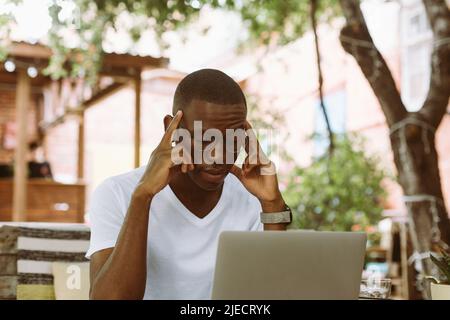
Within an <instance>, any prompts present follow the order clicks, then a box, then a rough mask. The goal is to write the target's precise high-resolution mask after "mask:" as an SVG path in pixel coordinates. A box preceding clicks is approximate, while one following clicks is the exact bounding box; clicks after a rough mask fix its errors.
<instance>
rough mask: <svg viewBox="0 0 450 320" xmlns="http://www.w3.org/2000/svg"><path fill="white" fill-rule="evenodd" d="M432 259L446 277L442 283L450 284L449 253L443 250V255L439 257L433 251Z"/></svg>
mask: <svg viewBox="0 0 450 320" xmlns="http://www.w3.org/2000/svg"><path fill="white" fill-rule="evenodd" d="M430 259H431V261H433V263H434V264H435V265H436V266H437V267H438V268H439V270H440V271H441V272H442V274H443V275H444V277H445V280H444V281H443V282H441V283H445V284H449V285H450V256H449V255H448V253H447V252H445V251H444V250H442V256H441V257H438V256H437V255H435V254H433V253H431V254H430Z"/></svg>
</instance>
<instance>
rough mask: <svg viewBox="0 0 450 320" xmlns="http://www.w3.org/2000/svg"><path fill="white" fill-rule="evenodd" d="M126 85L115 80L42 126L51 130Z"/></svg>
mask: <svg viewBox="0 0 450 320" xmlns="http://www.w3.org/2000/svg"><path fill="white" fill-rule="evenodd" d="M126 85H127V83H117V82H114V83H113V84H111V85H109V86H107V87H106V88H105V89H102V90H100V91H99V92H97V93H96V94H94V95H93V96H92V97H91V98H89V99H88V100H86V101H84V102H82V104H81V105H80V106H79V107H77V108H67V109H66V110H67V111H66V112H65V113H64V114H63V115H61V116H59V117H57V118H56V119H54V120H53V121H52V122H49V123H44V124H42V125H41V127H42V128H43V129H44V130H49V129H51V128H53V127H55V126H57V125H58V124H61V123H63V122H64V120H65V119H66V118H67V117H69V116H72V115H77V114H82V113H84V111H85V110H86V109H88V108H89V107H91V106H93V105H94V104H97V103H100V102H101V101H102V100H104V99H106V98H108V97H109V96H111V95H113V94H114V93H116V92H117V91H119V90H120V89H122V88H123V87H125V86H126Z"/></svg>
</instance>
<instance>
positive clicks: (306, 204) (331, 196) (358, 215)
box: [283, 136, 386, 231]
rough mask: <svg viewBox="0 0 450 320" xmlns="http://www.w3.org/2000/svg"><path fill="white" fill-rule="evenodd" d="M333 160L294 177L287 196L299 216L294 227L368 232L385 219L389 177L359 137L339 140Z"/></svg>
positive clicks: (325, 159)
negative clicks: (385, 198)
mask: <svg viewBox="0 0 450 320" xmlns="http://www.w3.org/2000/svg"><path fill="white" fill-rule="evenodd" d="M336 138H337V139H336V147H335V151H334V153H333V156H332V157H331V158H330V157H328V155H327V156H324V157H321V158H318V159H316V160H315V161H313V163H312V164H311V165H310V166H309V167H308V168H299V167H296V168H294V170H292V171H291V173H290V178H289V183H288V185H287V187H286V190H285V191H284V193H283V195H284V198H285V200H286V202H287V203H288V205H289V206H290V207H291V208H292V210H293V212H294V214H295V222H294V225H295V226H296V227H299V228H302V229H314V230H336V231H349V230H365V229H366V227H368V226H369V225H373V224H375V223H377V222H378V221H379V220H380V218H381V213H382V209H383V208H382V201H383V199H384V197H385V191H384V189H383V188H382V186H381V182H382V180H383V179H384V178H385V177H386V174H385V172H384V171H383V170H382V169H380V167H379V162H380V161H379V159H378V158H377V157H376V156H369V155H367V154H365V152H364V151H363V148H362V147H363V143H364V142H363V140H362V138H360V137H357V136H351V137H345V136H343V137H336Z"/></svg>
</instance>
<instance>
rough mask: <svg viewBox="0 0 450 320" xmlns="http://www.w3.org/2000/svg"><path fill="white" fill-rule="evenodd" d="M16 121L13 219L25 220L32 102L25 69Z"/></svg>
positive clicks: (19, 81) (20, 76)
mask: <svg viewBox="0 0 450 320" xmlns="http://www.w3.org/2000/svg"><path fill="white" fill-rule="evenodd" d="M17 77H18V79H17V92H16V123H17V134H16V136H17V142H16V148H15V151H14V187H13V191H14V192H13V212H12V220H13V221H25V220H26V210H27V179H28V168H27V153H28V141H27V138H28V137H27V129H28V123H27V120H28V107H29V103H30V87H31V86H30V78H29V77H28V75H27V73H26V71H25V70H19V71H18V74H17Z"/></svg>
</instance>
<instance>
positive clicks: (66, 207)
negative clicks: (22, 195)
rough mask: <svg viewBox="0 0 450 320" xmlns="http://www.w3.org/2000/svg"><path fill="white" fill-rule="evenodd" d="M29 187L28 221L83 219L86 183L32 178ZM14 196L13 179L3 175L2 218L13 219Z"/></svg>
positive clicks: (82, 220)
mask: <svg viewBox="0 0 450 320" xmlns="http://www.w3.org/2000/svg"><path fill="white" fill-rule="evenodd" d="M27 188H28V189H27V197H28V198H27V212H26V221H39V222H78V223H82V222H84V213H85V192H86V188H85V184H84V183H81V182H80V183H73V184H67V183H59V182H55V181H52V180H48V179H29V180H28V181H27ZM12 199H13V181H12V179H0V221H11V220H12Z"/></svg>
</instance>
